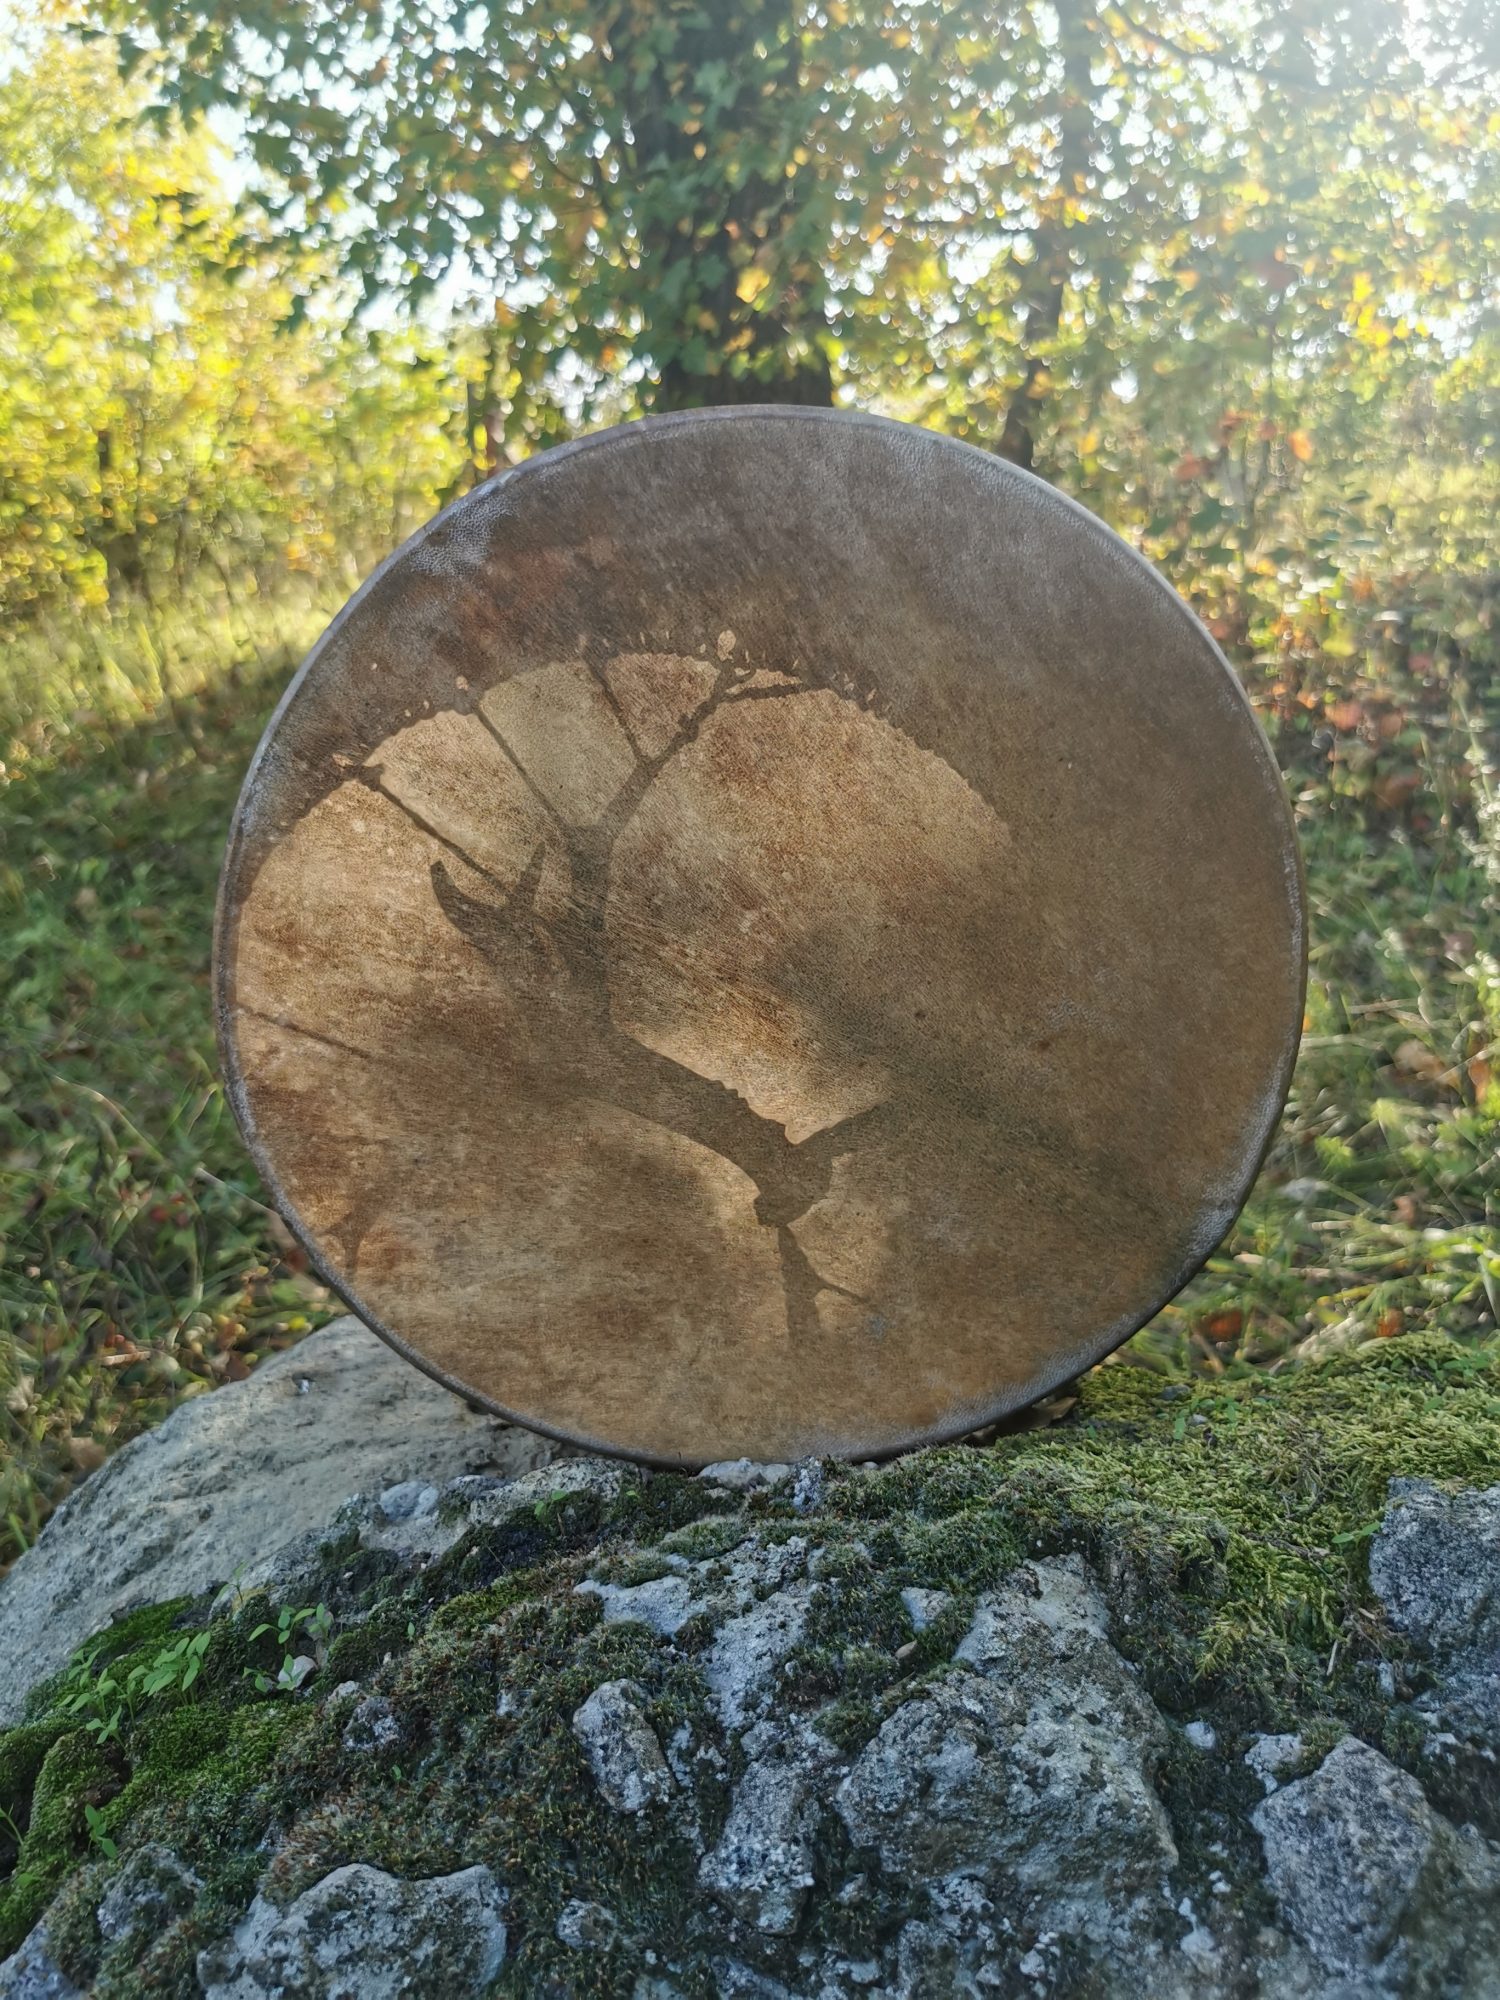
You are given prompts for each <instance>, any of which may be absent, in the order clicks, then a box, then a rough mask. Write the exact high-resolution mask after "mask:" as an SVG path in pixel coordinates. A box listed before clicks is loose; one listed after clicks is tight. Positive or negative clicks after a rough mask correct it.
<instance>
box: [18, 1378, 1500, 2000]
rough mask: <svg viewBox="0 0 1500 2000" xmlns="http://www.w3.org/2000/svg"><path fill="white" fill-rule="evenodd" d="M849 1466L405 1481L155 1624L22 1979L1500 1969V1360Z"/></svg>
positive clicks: (603, 1982) (636, 1992) (595, 1980)
mask: <svg viewBox="0 0 1500 2000" xmlns="http://www.w3.org/2000/svg"><path fill="white" fill-rule="evenodd" d="M805 1471H806V1469H805V1468H804V1469H800V1470H799V1469H796V1468H792V1469H789V1470H788V1472H787V1473H786V1474H785V1476H783V1475H782V1474H781V1473H780V1472H779V1471H778V1473H777V1474H776V1476H774V1477H772V1478H769V1479H760V1478H756V1477H754V1476H751V1475H750V1474H749V1473H748V1472H746V1471H745V1470H744V1469H743V1468H735V1469H734V1472H733V1476H732V1477H730V1476H721V1477H716V1478H712V1479H701V1478H691V1477H687V1476H685V1475H680V1474H674V1473H649V1472H644V1471H640V1470H636V1469H631V1468H626V1467H622V1466H619V1465H616V1464H610V1465H606V1464H604V1463H602V1462H601V1461H597V1460H587V1459H572V1460H568V1461H560V1462H559V1463H558V1464H557V1465H556V1466H555V1467H549V1468H544V1469H542V1470H539V1471H535V1472H528V1473H527V1474H526V1475H525V1476H524V1477H522V1478H519V1479H510V1480H506V1479H501V1478H493V1477H485V1476H476V1475H473V1474H467V1473H465V1474H461V1475H460V1476H458V1477H456V1478H454V1479H450V1480H441V1479H428V1480H426V1481H421V1480H418V1479H409V1480H396V1479H382V1480H380V1481H379V1482H377V1483H375V1484H373V1485H372V1486H371V1489H370V1491H369V1493H368V1494H365V1495H363V1496H357V1497H355V1498H354V1499H352V1500H351V1501H349V1503H348V1504H347V1505H345V1506H344V1507H342V1508H340V1509H338V1510H337V1511H336V1514H335V1515H334V1516H333V1517H332V1518H330V1520H329V1522H328V1523H327V1524H326V1525H325V1526H324V1527H323V1528H321V1529H314V1530H313V1531H311V1532H310V1533H307V1532H303V1533H301V1534H300V1536H299V1539H298V1541H297V1542H296V1545H295V1546H294V1547H293V1548H292V1549H289V1550H286V1551H282V1552H280V1554H277V1552H274V1551H273V1552H271V1556H272V1560H271V1561H270V1562H268V1564H267V1567H266V1569H265V1571H264V1573H263V1577H262V1581H261V1584H260V1586H259V1588H258V1589H255V1590H251V1591H250V1592H249V1593H248V1594H247V1593H246V1591H245V1590H244V1589H243V1587H242V1588H241V1589H239V1590H237V1591H233V1592H229V1593H222V1594H220V1593H216V1592H215V1590H214V1589H213V1587H212V1580H211V1579H206V1580H205V1588H204V1590H203V1592H202V1594H201V1595H199V1596H198V1597H197V1598H194V1599H188V1600H179V1601H178V1602H176V1603H174V1604H171V1605H166V1606H157V1607H150V1608H149V1609H143V1610H141V1611H139V1612H137V1613H135V1614H132V1616H131V1618H129V1619H127V1620H126V1621H124V1622H123V1623H120V1624H117V1625H115V1626H113V1627H111V1628H109V1629H107V1630H106V1631H105V1632H103V1633H102V1634H101V1635H99V1636H98V1637H97V1638H96V1639H95V1640H93V1641H92V1642H91V1645H90V1649H89V1651H88V1652H87V1654H86V1656H85V1658H86V1663H84V1662H80V1663H77V1664H75V1666H74V1667H73V1668H72V1669H70V1670H69V1671H68V1672H67V1673H65V1674H64V1675H62V1676H60V1677H56V1678H54V1680H53V1681H52V1682H50V1683H49V1684H47V1685H45V1686H43V1687H41V1688H39V1689H37V1690H36V1691H35V1692H34V1693H33V1695H32V1697H31V1700H30V1704H29V1706H28V1708H27V1711H26V1715H25V1717H24V1719H23V1720H22V1721H21V1722H20V1723H18V1724H17V1725H16V1726H14V1727H12V1728H10V1729H9V1730H7V1731H5V1732H3V1733H0V1806H3V1808H4V1812H5V1815H6V1817H5V1818H3V1819H0V1951H9V1952H11V1953H12V1954H13V1956H12V1957H11V1958H10V1959H9V1960H7V1961H5V1963H4V1965H3V1967H0V1996H3V2000H19V1997H20V1996H26V2000H31V1996H32V1995H33V1994H41V1993H43V1992H44V1991H45V1992H50V1991H55V1992H56V1993H57V1994H58V1995H67V1994H71V1993H74V1992H76V1993H79V1994H94V1995H97V1996H100V2000H146V1997H147V1996H151V2000H155V1996H158V1995H162V1996H169V2000H170V1996H181V1997H182V2000H202V1996H203V1995H205V1994H208V1995H211V1996H214V2000H231V1997H232V2000H263V1996H264V1995H267V1994H269V1993H271V1992H272V1991H274V1992H276V1993H277V1994H278V1995H279V1996H282V2000H297V1996H303V1995H305V1996H308V2000H311V1996H314V1995H320V1996H326V1995H329V1994H331V1993H333V1992H334V1991H343V1990H349V1991H358V1992H359V1993H360V1994H361V1995H363V1994H365V1993H367V1992H368V1993H372V1994H373V1993H376V1992H379V1991H382V1990H384V1989H383V1988H382V1987H380V1986H378V1985H372V1984H371V1983H370V1982H371V1980H374V1979H375V1978H376V1977H377V1975H376V1974H375V1973H374V1972H370V1971H368V1970H367V1968H368V1967H371V1966H374V1965H376V1964H377V1961H378V1963H379V1964H380V1966H381V1967H386V1966H391V1967H395V1968H396V1970H395V1972H394V1973H391V1974H390V1976H391V1977H393V1978H399V1979H401V1980H402V1981H404V1984H402V1985H401V1986H400V1987H399V1988H397V1987H394V1986H393V1987H392V1988H391V1990H392V1991H396V1990H400V1991H401V1992H403V1993H405V1994H409V1995H414V1996H418V2000H420V1996H422V1995H430V1996H433V2000H443V1996H446V1995H447V1994H450V1993H453V1992H458V1991H462V1992H470V1991H475V1992H477V1991H481V1990H488V1991H492V1992H493V1993H495V1994H499V1995H514V1996H523V1995H524V1996H530V1995H534V1994H545V1995H551V1996H558V2000H567V1997H568V1996H578V2000H592V1996H599V2000H604V1996H609V2000H613V1996H616V1995H626V1996H630V2000H708V1996H714V1995H736V1994H738V1995H744V1996H758V2000H767V1996H783V1997H784V2000H860V1996H870V1997H871V2000H922V1996H929V2000H945V1996H949V1995H955V1994H962V1995H975V1996H987V1995H990V1994H994V1993H1000V1994H1014V1995H1018V1996H1019V1995H1026V1996H1033V1995H1058V1996H1076V2000H1115V1997H1116V1996H1119V2000H1137V1996H1138V2000H1146V1997H1147V1996H1150V2000H1158V1997H1159V2000H1240V1996H1241V1995H1248V1994H1254V1993H1257V1992H1258V1993H1260V1994H1263V1995H1265V1996H1273V1995H1274V1996H1277V2000H1280V1996H1282V1995H1286V1996H1289V2000H1298V1996H1305V2000H1361V1996H1364V1995H1370V1996H1372V2000H1373V1997H1374V1996H1377V1995H1380V1996H1384V1995H1391V1996H1410V2000H1444V1996H1448V1995H1450V1994H1451V1995H1456V1996H1462V2000H1492V1996H1495V1995H1500V1977H1497V1976H1496V1973H1495V1967H1496V1966H1497V1964H1500V1947H1497V1946H1496V1944H1495V1924H1496V1921H1497V1919H1496V1914H1495V1912H1496V1882H1497V1879H1500V1875H1497V1866H1500V1864H1497V1849H1496V1845H1495V1843H1496V1841H1497V1839H1500V1824H1497V1819H1500V1801H1497V1798H1496V1787H1495V1785H1494V1782H1493V1772H1494V1770H1495V1768H1496V1766H1495V1762H1494V1759H1495V1757H1496V1754H1497V1749H1500V1745H1497V1743H1496V1741H1495V1735H1494V1732H1493V1729H1492V1728H1491V1725H1490V1723H1489V1722H1488V1721H1487V1720H1486V1717H1487V1715H1488V1714H1489V1711H1488V1710H1486V1708H1485V1707H1484V1704H1483V1702H1482V1700H1481V1699H1480V1694H1481V1693H1482V1687H1481V1682H1482V1679H1483V1673H1484V1670H1485V1662H1486V1661H1487V1660H1488V1659H1489V1657H1490V1655H1489V1653H1488V1652H1487V1650H1486V1649H1487V1648H1488V1647H1489V1645H1490V1642H1491V1637H1492V1634H1491V1630H1490V1625H1489V1623H1488V1622H1487V1620H1488V1619H1489V1618H1490V1609H1489V1607H1490V1606H1492V1605H1493V1603H1495V1602H1500V1559H1497V1553H1496V1544H1495V1542H1494V1540H1493V1538H1491V1537H1490V1536H1489V1535H1488V1532H1487V1529H1486V1528H1485V1525H1484V1524H1485V1523H1487V1522H1489V1521H1490V1520H1491V1519H1492V1518H1493V1513H1492V1510H1493V1509H1495V1508H1496V1507H1497V1506H1500V1361H1497V1355H1496V1351H1495V1350H1494V1349H1490V1350H1475V1351H1469V1352H1464V1351H1462V1350H1460V1349H1458V1348H1456V1347H1453V1346H1451V1345H1449V1344H1447V1343H1443V1342H1440V1341H1436V1340H1431V1339H1410V1340H1395V1341H1389V1342H1384V1343H1381V1345H1380V1346H1379V1348H1377V1349H1372V1350H1371V1351H1369V1352H1364V1353H1355V1354H1352V1355H1343V1356H1339V1357H1337V1358H1335V1359H1332V1360H1330V1361H1328V1362H1326V1363H1322V1364H1319V1365H1317V1366H1313V1367H1309V1368H1307V1369H1305V1370H1302V1371H1299V1372H1297V1373H1295V1374H1290V1375H1288V1376H1286V1377H1282V1378H1275V1379H1271V1380H1267V1379H1264V1378H1250V1377H1247V1378H1246V1379H1244V1380H1240V1381H1226V1382H1223V1383H1217V1384H1214V1385H1212V1386H1210V1387H1202V1386H1196V1387H1190V1386H1188V1385H1175V1384H1163V1383H1162V1382H1160V1381H1159V1380H1157V1379H1155V1378H1153V1377H1152V1376H1150V1375H1149V1374H1148V1373H1146V1372H1145V1371H1143V1370H1140V1369H1137V1368H1133V1367H1131V1366H1129V1365H1127V1364H1121V1363H1115V1364H1112V1365H1109V1366H1106V1367H1104V1368H1102V1369H1099V1370H1096V1371H1095V1372H1094V1373H1093V1374H1092V1375H1090V1376H1089V1377H1087V1378H1085V1380H1084V1381H1083V1383H1082V1384H1081V1385H1080V1393H1079V1400H1078V1403H1077V1405H1076V1407H1075V1409H1074V1410H1073V1411H1072V1412H1071V1413H1070V1414H1069V1416H1068V1418H1067V1420H1066V1421H1064V1422H1062V1423H1060V1424H1056V1425H1053V1426H1050V1427H1048V1428H1047V1429H1044V1430H1034V1431H1030V1432H1026V1433H1022V1434H1017V1435H1011V1436H1002V1437H1000V1438H999V1439H998V1440H996V1441H995V1442H994V1443H992V1444H990V1445H987V1446H985V1447H984V1448H982V1449H978V1448H965V1447H954V1448H950V1449H946V1450H941V1451H929V1452H923V1453H918V1454H914V1455H913V1456H912V1457H910V1458H908V1459H905V1460H901V1461H898V1462H896V1463H893V1464H891V1465H888V1466H884V1467H877V1468H850V1467H844V1468H840V1467H833V1466H828V1467H822V1468H818V1477H817V1478H813V1477H810V1476H804V1473H805ZM1413 1481H1416V1482H1422V1483H1419V1484H1415V1485H1414V1484H1412V1483H1411V1482H1413ZM1392 1482H1395V1483H1394V1484H1392ZM241 1582H242V1585H243V1582H244V1579H242V1580H241ZM283 1630H285V1631H286V1633H287V1639H286V1642H285V1646H284V1645H283V1641H282V1637H281V1634H282V1632H283ZM195 1635H204V1644H203V1646H202V1648H201V1662H200V1670H199V1671H198V1673H197V1674H196V1675H195V1677H194V1679H193V1682H192V1684H191V1685H190V1686H184V1685H183V1683H182V1677H181V1675H180V1674H178V1675H177V1677H176V1678H174V1676H173V1672H172V1671H169V1670H168V1669H169V1668H170V1666H171V1662H173V1661H176V1660H179V1659H180V1658H182V1657H185V1655H184V1654H183V1653H182V1650H181V1649H182V1648H183V1645H184V1642H185V1641H186V1640H188V1639H191V1638H193V1637H194V1636H195ZM174 1649H176V1650H174ZM291 1651H295V1653H296V1655H297V1657H299V1658H304V1659H306V1660H308V1661H309V1662H310V1667H309V1670H308V1672H307V1673H306V1675H305V1677H303V1678H302V1679H301V1680H300V1682H299V1681H298V1680H297V1678H296V1677H288V1676H284V1675H283V1674H282V1672H281V1669H282V1667H283V1666H284V1659H283V1653H284V1652H291ZM164 1662H166V1665H165V1666H164V1664H163V1663H164ZM106 1685H110V1686H113V1687H114V1688H116V1689H118V1690H121V1691H122V1694H121V1696H120V1699H119V1714H118V1716H116V1715H115V1712H114V1710H115V1705H116V1704H115V1698H114V1697H111V1698H110V1699H109V1700H108V1701H106V1700H105V1699H104V1697H103V1693H102V1690H103V1689H104V1688H105V1687H106ZM148 1688H150V1689H151V1690H152V1691H151V1692H147V1691H146V1690H147V1689H148ZM127 1696H128V1699H127V1698H126V1697H127ZM1445 1739H1446V1740H1445ZM1455 1744H1456V1745H1458V1750H1456V1749H1455V1747H1454V1746H1455ZM1459 1750H1461V1752H1462V1755H1460V1754H1459ZM1486 1759H1488V1762H1486V1761H1485V1760H1486ZM1486 1772H1488V1773H1489V1774H1490V1778H1489V1782H1488V1783H1487V1784H1486V1782H1485V1778H1484V1774H1485V1773H1486ZM1469 1944H1472V1945H1474V1946H1475V1947H1483V1950H1480V1949H1477V1948H1476V1949H1475V1950H1466V1949H1461V1947H1465V1946H1467V1945H1469ZM362 1954H363V1956H362ZM372 1954H373V1955H372ZM378 1976H379V1977H380V1978H385V1977H387V1973H386V1971H385V1970H382V1971H381V1972H380V1973H379V1975H378ZM44 1979H45V1980H53V1981H55V1982H61V1983H59V1984H55V1986H54V1987H51V1988H48V1987H44V1986H42V1985H39V1984H37V1982H38V1980H44ZM341 1981H342V1982H343V1984H342V1985H340V1984H339V1982H341ZM455 1981H457V1982H460V1983H458V1984H455V1983H454V1982H455ZM28 1982H29V1983H28ZM361 1982H363V1983H361Z"/></svg>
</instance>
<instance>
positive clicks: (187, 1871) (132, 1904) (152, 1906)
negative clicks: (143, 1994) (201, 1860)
mask: <svg viewBox="0 0 1500 2000" xmlns="http://www.w3.org/2000/svg"><path fill="white" fill-rule="evenodd" d="M202 1887H203V1883H202V1880H201V1878H200V1877H199V1876H197V1875H195V1874H194V1873H193V1871H192V1869H191V1868H186V1867H184V1866H183V1864H182V1862H180V1861H179V1860H178V1858H177V1856H176V1855H175V1854H173V1852H172V1851H171V1849H170V1848H167V1847H161V1846H159V1845H158V1844H157V1843H156V1842H154V1841H152V1842H150V1843H148V1845H146V1846H145V1847H139V1848H137V1849H136V1851H135V1853H134V1854H132V1855H131V1856H130V1857H129V1858H128V1860H127V1861H126V1863H125V1865H124V1867H123V1868H122V1869H121V1870H120V1872H119V1874H118V1875H117V1876H116V1877H115V1879H114V1881H113V1882H111V1883H110V1885H109V1888H108V1889H107V1890H106V1892H105V1895H104V1900H103V1901H102V1902H101V1903H100V1905H99V1909H98V1924H99V1934H100V1936H101V1937H102V1938H103V1939H104V1941H105V1943H106V1944H118V1943H119V1942H120V1941H121V1940H122V1939H124V1938H134V1939H137V1940H138V1941H139V1942H141V1943H145V1942H147V1941H148V1940H149V1939H151V1938H154V1937H156V1936H157V1935H158V1933H159V1932H161V1931H164V1930H165V1929H166V1928H167V1926H168V1924H170V1923H173V1922H174V1921H175V1920H176V1919H177V1918H178V1917H181V1916H184V1915H186V1913H187V1912H188V1911H189V1910H190V1909H191V1908H192V1907H193V1902H194V1899H195V1898H196V1896H197V1894H198V1891H199V1890H200V1889H201V1888H202Z"/></svg>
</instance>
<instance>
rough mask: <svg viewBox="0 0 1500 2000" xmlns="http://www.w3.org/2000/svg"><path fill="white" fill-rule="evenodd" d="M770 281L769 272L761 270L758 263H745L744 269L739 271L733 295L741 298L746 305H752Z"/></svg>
mask: <svg viewBox="0 0 1500 2000" xmlns="http://www.w3.org/2000/svg"><path fill="white" fill-rule="evenodd" d="M770 282H771V274H770V272H769V271H763V270H762V269H761V268H760V266H759V265H758V264H747V265H746V266H745V268H744V270H743V271H741V272H740V275H739V279H738V282H737V283H736V285H735V288H734V289H735V295H736V297H738V298H741V299H743V300H744V301H745V304H746V305H747V306H748V305H754V303H755V301H756V300H757V299H758V298H759V297H760V295H761V293H762V292H763V291H764V290H765V289H766V287H767V285H769V284H770Z"/></svg>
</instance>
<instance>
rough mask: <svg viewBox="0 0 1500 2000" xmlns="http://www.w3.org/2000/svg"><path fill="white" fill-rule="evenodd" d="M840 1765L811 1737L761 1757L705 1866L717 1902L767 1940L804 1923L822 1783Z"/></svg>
mask: <svg viewBox="0 0 1500 2000" xmlns="http://www.w3.org/2000/svg"><path fill="white" fill-rule="evenodd" d="M833 1762H834V1757H833V1752H832V1748H831V1746H830V1745H828V1744H826V1743H824V1742H823V1740H822V1738H821V1737H819V1736H817V1735H816V1734H815V1733H814V1732H812V1731H809V1730H802V1731H799V1732H798V1733H797V1734H796V1736H795V1737H794V1738H793V1739H792V1740H791V1741H789V1742H788V1743H787V1744H786V1745H784V1746H783V1747H781V1748H780V1749H778V1750H774V1751H772V1752H770V1753H769V1754H768V1755H766V1756H764V1757H759V1758H757V1759H756V1761H755V1762H754V1763H752V1764H751V1766H750V1768H749V1769H748V1770H747V1771H746V1773H745V1775H744V1777H743V1778H742V1779H741V1780H740V1782H739V1784H738V1786H737V1787H736V1789H735V1794H734V1801H733V1803H732V1805H731V1806H730V1808H729V1818H728V1820H727V1822H726V1823H725V1827H724V1832H723V1834H722V1835H721V1837H720V1839H719V1842H718V1845H717V1846H716V1847H714V1848H713V1850H712V1851H711V1852H710V1853H708V1854H706V1855H705V1856H704V1857H703V1860H702V1862H701V1863H700V1864H699V1868H698V1880H699V1882H700V1883H701V1884H702V1885H703V1887H704V1888H705V1889H707V1890H708V1892H709V1893H710V1895H712V1896H714V1897H716V1898H717V1899H718V1901H719V1902H721V1903H723V1904H724V1905H725V1906H726V1907H727V1908H728V1909H731V1910H733V1911H734V1913H735V1915H736V1916H740V1917H743V1918H744V1919H745V1920H746V1921H747V1922H748V1923H751V1924H753V1925H754V1926H755V1928H756V1929H757V1930H758V1931H762V1932H764V1933H765V1934H767V1935H768V1936H771V1937H789V1936H790V1935H791V1934H792V1932H793V1931H795V1930H796V1928H797V1925H798V1922H799V1920H800V1919H801V1916H802V1911H803V1908H804V1907H805V1905H806V1902H807V1893H808V1891H809V1889H811V1887H812V1885H813V1881H814V1875H813V1858H814V1854H815V1852H816V1848H815V1841H816V1836H817V1831H818V1824H819V1821H820V1819H821V1818H822V1812H823V1800H822V1798H821V1797H820V1786H819V1782H818V1781H819V1779H820V1777H821V1776H822V1774H823V1773H825V1772H826V1771H827V1770H828V1769H829V1767H830V1766H831V1765H832V1764H833Z"/></svg>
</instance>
